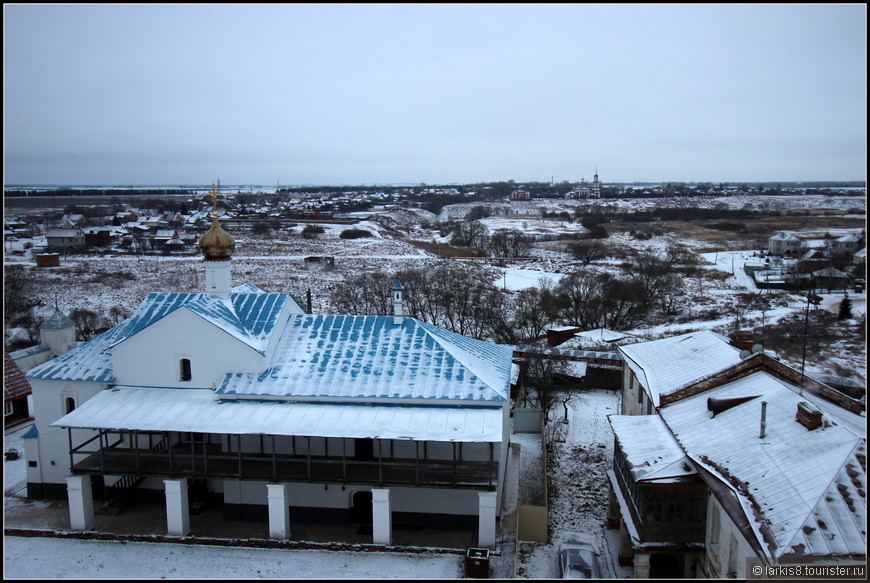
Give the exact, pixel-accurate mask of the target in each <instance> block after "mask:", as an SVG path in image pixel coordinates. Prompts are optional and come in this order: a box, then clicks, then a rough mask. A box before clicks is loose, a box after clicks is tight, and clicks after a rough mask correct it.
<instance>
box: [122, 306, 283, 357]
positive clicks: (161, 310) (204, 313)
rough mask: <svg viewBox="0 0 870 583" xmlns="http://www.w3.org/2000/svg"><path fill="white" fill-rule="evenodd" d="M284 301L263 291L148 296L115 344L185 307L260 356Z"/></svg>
mask: <svg viewBox="0 0 870 583" xmlns="http://www.w3.org/2000/svg"><path fill="white" fill-rule="evenodd" d="M287 298H288V295H287V294H283V293H272V294H267V293H262V292H255V293H234V294H230V295H229V297H227V298H220V297H218V296H213V295H209V294H204V293H187V294H184V293H159V292H155V293H150V294H148V297H146V298H145V301H144V302H142V304H140V306H139V308H138V309H137V310H136V312H135V313H134V314H133V315H132V316H131V317H130V319H129V320H127V321H126V323H125V329H124V330H123V332H122V333H121V337H120V338H118V339H117V340H116V341H115V344H118V343H120V342H123V341H124V340H126V339H127V338H130V337H131V336H134V335H135V334H137V333H138V332H141V331H142V330H144V329H145V328H147V327H148V326H150V325H151V324H154V323H155V322H157V321H158V320H160V319H162V318H164V317H166V316H168V315H169V314H171V313H172V312H174V311H175V310H177V309H179V308H182V307H184V308H187V309H189V310H190V311H192V312H193V313H195V314H198V315H199V316H201V317H203V318H205V319H206V320H208V321H209V322H211V323H213V324H214V325H215V326H218V327H219V328H221V329H223V330H225V331H227V332H229V333H231V334H233V335H234V336H236V337H237V338H239V339H240V340H242V341H243V342H245V343H246V344H249V345H250V346H252V347H253V348H254V349H255V350H258V351H259V352H261V353H263V352H265V347H266V343H267V342H268V337H269V334H271V333H272V331H273V330H274V328H275V324H276V323H277V321H278V315H279V314H280V313H281V309H282V308H283V307H284V303H285V302H286V301H287Z"/></svg>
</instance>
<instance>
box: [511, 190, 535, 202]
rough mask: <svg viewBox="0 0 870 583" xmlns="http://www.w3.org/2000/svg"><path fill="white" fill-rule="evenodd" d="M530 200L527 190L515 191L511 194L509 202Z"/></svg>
mask: <svg viewBox="0 0 870 583" xmlns="http://www.w3.org/2000/svg"><path fill="white" fill-rule="evenodd" d="M530 198H531V195H530V194H529V191H528V190H522V189H517V190H514V191H513V192H511V200H529V199H530Z"/></svg>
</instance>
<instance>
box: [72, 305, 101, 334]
mask: <svg viewBox="0 0 870 583" xmlns="http://www.w3.org/2000/svg"><path fill="white" fill-rule="evenodd" d="M69 319H70V320H72V321H73V322H74V323H75V325H76V340H80V341H87V340H90V339H92V338H93V337H94V335H95V334H96V332H97V330H98V329H99V328H100V327H101V326H102V324H103V319H102V318H101V317H100V315H99V314H97V313H96V312H94V311H93V310H88V309H87V308H76V309H74V310H73V311H72V312H70V314H69Z"/></svg>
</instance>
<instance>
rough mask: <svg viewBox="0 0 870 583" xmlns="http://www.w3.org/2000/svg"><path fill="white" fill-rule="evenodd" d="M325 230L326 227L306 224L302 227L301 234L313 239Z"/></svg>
mask: <svg viewBox="0 0 870 583" xmlns="http://www.w3.org/2000/svg"><path fill="white" fill-rule="evenodd" d="M325 232H326V229H324V228H323V227H321V226H320V225H306V227H305V228H304V229H302V236H303V237H305V238H306V239H313V238H315V237H316V236H317V235H321V234H323V233H325Z"/></svg>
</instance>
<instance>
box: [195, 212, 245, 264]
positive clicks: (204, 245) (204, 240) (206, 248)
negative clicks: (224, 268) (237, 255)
mask: <svg viewBox="0 0 870 583" xmlns="http://www.w3.org/2000/svg"><path fill="white" fill-rule="evenodd" d="M199 248H200V250H201V251H202V254H203V256H204V257H205V260H206V261H227V260H229V258H230V257H232V255H233V251H234V250H235V248H236V242H235V241H234V240H233V238H232V237H231V236H230V234H229V233H227V232H226V231H224V230H223V229H222V228H221V226H220V225H219V224H218V220H217V213H214V220H213V221H212V224H211V228H210V229H209V230H208V231H207V232H206V233H205V234H204V235H203V236H202V237H201V238H200V240H199Z"/></svg>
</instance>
